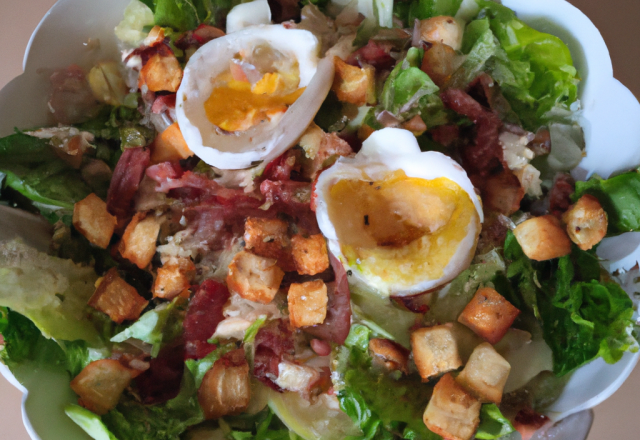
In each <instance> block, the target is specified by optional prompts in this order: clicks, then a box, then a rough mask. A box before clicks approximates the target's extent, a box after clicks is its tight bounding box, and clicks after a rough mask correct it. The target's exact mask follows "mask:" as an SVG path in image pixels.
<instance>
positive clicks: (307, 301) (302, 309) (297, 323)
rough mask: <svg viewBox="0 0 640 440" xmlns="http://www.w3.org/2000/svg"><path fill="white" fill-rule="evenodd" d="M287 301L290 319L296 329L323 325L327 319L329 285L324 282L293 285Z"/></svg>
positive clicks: (317, 281) (316, 281)
mask: <svg viewBox="0 0 640 440" xmlns="http://www.w3.org/2000/svg"><path fill="white" fill-rule="evenodd" d="M287 299H288V302H289V319H290V320H291V325H292V326H293V327H295V328H298V327H305V326H308V325H316V324H322V323H323V322H324V319H325V318H326V317H327V302H328V296H327V285H326V284H325V283H324V282H323V281H322V280H315V281H308V282H306V283H292V284H291V286H290V287H289V293H288V294H287Z"/></svg>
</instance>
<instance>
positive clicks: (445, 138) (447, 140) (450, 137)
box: [429, 125, 460, 147]
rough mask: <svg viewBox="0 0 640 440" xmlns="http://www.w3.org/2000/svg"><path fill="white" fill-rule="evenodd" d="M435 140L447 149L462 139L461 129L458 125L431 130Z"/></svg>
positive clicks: (441, 126) (442, 126)
mask: <svg viewBox="0 0 640 440" xmlns="http://www.w3.org/2000/svg"><path fill="white" fill-rule="evenodd" d="M429 133H431V137H432V138H433V140H434V141H435V142H437V143H439V144H441V145H443V146H445V147H448V146H450V145H453V143H454V142H455V141H456V140H458V139H459V138H460V127H458V126H457V125H440V126H438V127H435V128H432V129H431V130H429Z"/></svg>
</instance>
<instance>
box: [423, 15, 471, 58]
mask: <svg viewBox="0 0 640 440" xmlns="http://www.w3.org/2000/svg"><path fill="white" fill-rule="evenodd" d="M463 33H464V29H463V28H462V26H461V25H460V23H458V21H457V20H456V19H455V18H453V17H448V16H446V15H440V16H438V17H432V18H429V19H426V20H420V38H421V39H422V40H423V41H426V42H428V43H442V44H446V45H447V46H449V47H451V48H452V49H454V50H460V48H461V47H462V35H463Z"/></svg>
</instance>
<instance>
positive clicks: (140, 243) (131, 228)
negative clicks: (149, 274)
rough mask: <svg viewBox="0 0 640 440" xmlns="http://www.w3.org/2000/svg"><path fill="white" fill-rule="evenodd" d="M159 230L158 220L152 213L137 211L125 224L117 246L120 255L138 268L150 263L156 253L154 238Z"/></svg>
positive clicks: (155, 238) (156, 237)
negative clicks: (125, 227) (125, 226)
mask: <svg viewBox="0 0 640 440" xmlns="http://www.w3.org/2000/svg"><path fill="white" fill-rule="evenodd" d="M159 232H160V222H159V221H158V219H157V218H156V217H155V216H154V215H146V214H145V213H143V212H139V213H137V214H136V215H134V216H133V218H132V219H131V222H129V224H128V225H127V229H125V231H124V234H123V235H122V241H121V242H120V245H119V246H118V250H119V251H120V255H122V256H123V257H124V258H126V259H127V260H129V261H131V262H132V263H133V264H135V265H136V266H138V267H139V268H140V269H144V268H145V267H147V266H148V265H149V263H151V260H152V259H153V256H154V255H155V253H156V240H157V239H158V233H159Z"/></svg>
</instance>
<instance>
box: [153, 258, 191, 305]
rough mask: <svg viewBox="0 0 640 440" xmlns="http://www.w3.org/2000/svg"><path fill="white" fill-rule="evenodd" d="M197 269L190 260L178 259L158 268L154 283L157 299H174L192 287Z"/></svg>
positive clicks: (154, 293) (154, 292) (154, 294)
mask: <svg viewBox="0 0 640 440" xmlns="http://www.w3.org/2000/svg"><path fill="white" fill-rule="evenodd" d="M195 270H196V267H195V265H194V264H193V262H192V261H191V259H189V258H177V259H175V261H171V262H168V263H167V264H165V265H163V266H162V267H159V268H158V274H157V276H156V279H155V281H154V283H153V296H154V297H155V298H163V299H173V298H175V297H176V296H178V295H180V294H181V293H182V292H184V291H185V289H188V288H189V286H190V285H191V280H192V279H193V276H194V275H195Z"/></svg>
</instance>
